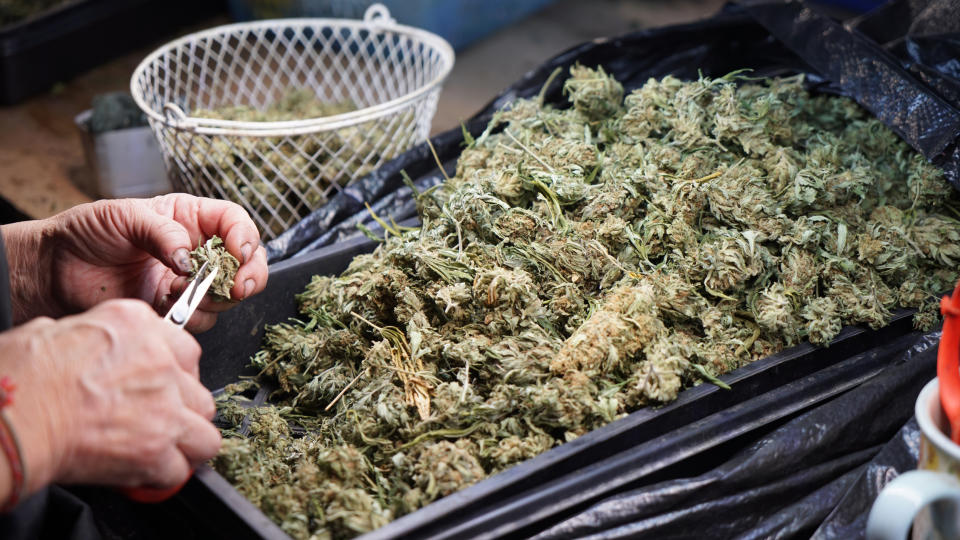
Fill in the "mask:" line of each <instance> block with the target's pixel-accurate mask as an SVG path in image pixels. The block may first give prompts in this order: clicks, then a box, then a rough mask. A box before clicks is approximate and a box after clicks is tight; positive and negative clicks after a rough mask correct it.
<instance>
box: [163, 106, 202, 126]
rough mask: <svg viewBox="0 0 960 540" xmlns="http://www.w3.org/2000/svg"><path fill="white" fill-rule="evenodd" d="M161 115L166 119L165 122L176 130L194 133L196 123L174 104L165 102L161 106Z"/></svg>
mask: <svg viewBox="0 0 960 540" xmlns="http://www.w3.org/2000/svg"><path fill="white" fill-rule="evenodd" d="M163 113H164V115H165V116H166V117H167V121H168V122H169V123H170V124H171V125H172V126H173V127H175V128H177V129H182V130H184V131H194V130H195V129H196V128H197V121H196V120H194V119H193V118H190V117H189V116H187V113H185V112H183V109H181V108H180V106H179V105H177V104H176V103H173V102H171V101H168V102H166V103H165V104H164V105H163Z"/></svg>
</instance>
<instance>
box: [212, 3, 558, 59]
mask: <svg viewBox="0 0 960 540" xmlns="http://www.w3.org/2000/svg"><path fill="white" fill-rule="evenodd" d="M553 1H554V0H380V3H381V4H383V5H385V6H387V8H388V9H389V10H390V15H391V16H392V17H393V18H395V19H396V20H397V22H399V23H400V24H406V25H410V26H415V27H417V28H422V29H424V30H429V31H430V32H433V33H434V34H437V35H439V36H442V37H443V38H444V39H446V40H447V41H449V42H450V44H451V45H452V46H453V48H454V49H457V50H460V49H462V48H463V47H466V46H467V45H470V44H471V43H473V42H474V41H477V40H478V39H481V38H483V37H485V36H488V35H490V34H492V33H494V32H496V31H497V30H499V29H501V28H503V27H504V26H507V25H509V24H511V23H513V22H516V21H518V20H520V19H522V18H524V17H526V16H527V15H530V14H531V13H533V12H535V11H537V10H538V9H540V8H542V7H544V6H546V5H547V4H550V3H552V2H553ZM373 3H374V0H230V11H231V13H232V15H233V17H234V18H235V19H237V20H238V21H247V20H251V19H272V18H278V17H343V18H351V19H359V18H361V17H363V12H364V10H366V9H367V7H368V6H370V4H373Z"/></svg>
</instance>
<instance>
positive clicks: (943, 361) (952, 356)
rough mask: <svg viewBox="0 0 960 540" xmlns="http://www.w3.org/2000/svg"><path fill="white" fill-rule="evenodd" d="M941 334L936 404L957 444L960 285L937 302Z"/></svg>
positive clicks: (959, 424) (959, 426)
mask: <svg viewBox="0 0 960 540" xmlns="http://www.w3.org/2000/svg"><path fill="white" fill-rule="evenodd" d="M940 312H941V313H943V334H942V335H941V336H940V349H939V351H938V352H937V379H938V380H939V381H940V405H941V406H942V407H943V412H945V413H947V419H948V420H949V421H950V438H951V439H952V440H953V442H955V443H957V444H960V283H957V287H956V288H955V289H954V290H953V296H951V297H946V296H944V297H943V298H942V299H941V300H940Z"/></svg>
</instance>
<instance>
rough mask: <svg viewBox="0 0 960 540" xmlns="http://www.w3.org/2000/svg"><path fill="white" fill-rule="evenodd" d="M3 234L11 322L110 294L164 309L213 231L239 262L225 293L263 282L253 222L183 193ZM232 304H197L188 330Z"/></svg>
mask: <svg viewBox="0 0 960 540" xmlns="http://www.w3.org/2000/svg"><path fill="white" fill-rule="evenodd" d="M3 234H4V238H5V240H6V242H7V247H8V259H9V260H10V266H11V278H12V280H13V286H12V287H11V288H12V289H13V295H14V318H15V319H16V320H17V321H25V320H28V319H29V318H31V317H33V316H37V315H49V316H54V317H56V316H60V315H63V314H68V313H78V312H81V311H83V310H86V309H89V308H90V307H92V306H94V305H96V304H97V303H99V302H102V301H104V300H107V299H110V298H139V299H141V300H144V301H146V302H148V303H149V304H151V305H152V306H153V307H154V308H155V309H156V310H157V311H159V312H165V311H166V310H168V309H169V308H170V306H171V305H172V303H173V302H174V301H175V300H176V299H177V298H178V297H179V294H180V292H181V291H182V290H183V287H184V286H185V284H186V279H187V278H186V277H184V276H186V275H187V274H188V273H189V271H190V260H189V251H190V250H191V249H193V248H195V247H196V246H197V245H198V243H200V242H201V241H202V240H205V239H206V238H209V237H211V236H213V235H218V236H220V237H221V238H223V240H224V245H225V246H226V248H227V250H228V251H229V252H230V253H231V254H232V255H233V256H234V257H236V258H237V259H238V260H239V261H240V262H241V266H240V269H239V271H238V272H237V276H236V278H235V285H234V287H233V289H232V290H231V293H230V294H231V297H232V298H233V299H234V300H242V299H244V298H248V297H250V296H251V295H254V294H256V293H258V292H260V291H262V290H263V288H264V286H266V283H267V263H266V251H265V250H264V249H263V247H262V246H261V245H260V235H259V233H258V232H257V229H256V226H255V225H254V224H253V221H252V220H251V219H250V216H248V215H247V213H246V212H245V211H244V210H243V209H242V208H241V207H240V206H238V205H236V204H234V203H231V202H227V201H220V200H215V199H205V198H200V197H194V196H191V195H186V194H182V193H176V194H171V195H165V196H161V197H156V198H153V199H121V200H111V201H98V202H95V203H91V204H85V205H80V206H77V207H74V208H72V209H70V210H67V211H66V212H63V213H61V214H58V215H56V216H54V217H52V218H49V219H46V220H40V221H32V222H24V223H20V224H13V225H6V226H4V229H3ZM34 268H39V272H37V271H36V270H35V269H34ZM45 274H46V275H45ZM235 303H236V302H214V301H213V300H211V299H209V298H207V299H205V300H204V301H203V303H201V304H200V308H199V310H198V311H197V312H196V313H195V314H194V315H193V317H192V318H191V319H190V323H189V324H188V325H187V329H188V330H190V331H192V332H200V331H203V330H207V329H209V328H210V327H212V326H213V324H214V322H216V314H217V312H220V311H223V310H225V309H229V308H230V307H232V306H233V305H234V304H235Z"/></svg>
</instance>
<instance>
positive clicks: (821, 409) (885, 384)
mask: <svg viewBox="0 0 960 540" xmlns="http://www.w3.org/2000/svg"><path fill="white" fill-rule="evenodd" d="M939 339H940V335H939V332H934V333H930V334H926V335H923V336H919V337H918V338H916V341H915V343H913V344H912V345H911V346H910V347H909V348H908V349H907V350H906V352H898V353H891V354H896V355H897V356H899V358H892V359H891V360H892V362H891V365H890V366H889V367H887V368H886V369H884V370H883V371H881V372H880V373H879V374H878V375H876V376H875V377H873V378H872V379H870V380H868V381H867V382H865V383H863V384H862V385H860V386H858V387H856V388H854V389H852V390H849V391H847V392H846V393H844V394H841V395H839V396H837V397H835V398H833V399H832V400H830V401H827V402H826V403H823V404H821V405H819V406H817V407H816V408H814V409H812V410H810V411H808V412H806V413H803V414H801V415H800V416H797V417H796V418H794V419H792V420H790V421H788V422H787V423H785V424H784V425H782V426H780V427H778V428H776V429H774V430H773V431H771V432H769V433H766V434H763V435H761V436H759V437H757V438H756V439H755V440H754V441H753V442H752V443H750V444H747V445H745V446H744V447H743V448H742V449H741V450H739V451H738V452H736V453H735V454H734V455H733V457H732V458H730V459H729V460H728V461H726V462H725V463H723V464H721V465H719V466H717V467H715V468H713V469H711V470H709V471H707V472H705V473H703V474H699V475H696V476H691V477H689V478H679V479H673V480H668V481H664V482H660V483H657V484H654V485H652V486H646V487H642V488H639V489H635V490H631V491H626V492H624V493H618V494H615V495H612V496H610V497H608V498H606V499H604V500H602V501H600V502H597V503H595V504H593V505H592V506H590V507H589V508H587V509H585V510H583V511H581V512H580V513H578V514H576V515H575V516H573V517H570V518H568V519H566V520H565V521H562V522H560V523H558V524H556V525H554V526H553V527H551V528H549V529H547V530H545V531H543V532H541V533H540V534H538V535H537V536H536V537H535V538H537V539H538V540H554V539H560V538H597V539H599V538H605V539H614V538H636V537H648V538H696V537H703V536H704V535H708V536H710V537H711V538H774V537H776V538H794V537H796V538H800V537H810V536H811V535H813V537H815V538H859V537H862V536H863V534H864V527H865V524H866V516H867V512H868V511H869V509H870V505H871V504H872V503H873V500H874V499H875V498H876V495H877V493H878V492H879V490H880V489H882V487H883V486H884V485H885V484H886V483H887V482H888V481H889V480H891V479H892V478H894V477H896V476H897V474H899V473H900V472H902V471H904V470H909V469H912V468H915V467H916V463H917V453H918V445H919V432H918V430H917V427H916V423H915V422H914V421H912V420H911V421H909V422H908V423H907V424H906V425H905V426H904V422H907V421H908V419H910V418H911V417H912V415H913V403H914V401H915V400H916V398H917V395H918V394H919V393H920V390H921V389H922V388H923V386H924V385H925V384H926V383H927V382H928V381H930V380H931V379H932V378H933V377H934V376H935V375H936V357H937V343H938V342H939ZM891 437H892V438H891Z"/></svg>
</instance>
